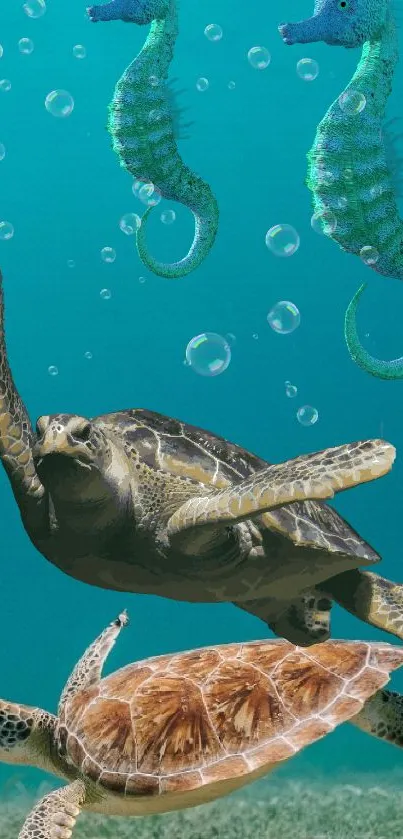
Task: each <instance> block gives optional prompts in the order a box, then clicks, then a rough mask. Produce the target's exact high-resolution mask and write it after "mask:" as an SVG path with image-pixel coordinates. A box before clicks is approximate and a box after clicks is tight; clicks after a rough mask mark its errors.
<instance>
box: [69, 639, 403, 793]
mask: <svg viewBox="0 0 403 839" xmlns="http://www.w3.org/2000/svg"><path fill="white" fill-rule="evenodd" d="M341 645H342V651H341V650H340V646H341ZM402 657H403V651H402V650H401V649H398V648H396V650H390V648H389V649H388V648H387V647H385V645H384V644H379V645H372V646H371V647H369V645H367V644H365V643H354V642H349V643H347V642H339V641H328V642H327V643H326V644H320V645H314V646H312V647H310V648H309V649H308V650H305V648H299V647H294V646H293V645H292V644H290V643H288V642H287V641H281V640H279V641H277V642H276V641H274V642H273V641H267V642H265V641H258V642H251V643H249V644H248V643H247V644H243V645H239V644H229V645H227V646H221V647H210V648H206V649H201V650H195V651H192V652H188V653H181V654H176V655H165V656H161V657H159V658H158V657H157V658H155V659H152V660H151V661H150V660H148V661H147V662H139V663H137V664H132V665H128V666H127V667H125V668H123V669H122V670H119V671H117V672H116V673H114V674H113V675H111V676H108V677H106V678H105V679H103V680H102V681H101V682H100V684H99V686H98V688H97V689H95V693H94V689H90V690H84V691H81V693H78V694H77V695H76V696H75V697H73V698H72V699H71V700H69V701H68V703H67V706H66V713H65V719H66V723H65V724H61V725H60V727H59V747H60V750H61V751H63V750H66V749H67V753H68V754H69V758H70V761H71V762H73V763H75V764H76V765H77V766H78V767H80V768H81V770H82V771H83V772H85V773H86V774H87V775H88V776H89V777H90V778H91V779H92V780H94V781H95V782H96V783H97V784H98V785H99V786H100V787H104V788H105V789H108V790H109V791H110V792H112V793H113V792H115V793H119V794H125V795H128V796H130V795H145V796H148V795H156V794H163V793H168V792H173V791H175V790H177V791H182V792H183V791H185V790H190V789H195V788H197V787H199V786H201V785H204V784H207V783H210V782H212V781H223V780H227V779H230V778H233V777H235V776H239V775H244V774H248V773H249V772H252V771H254V770H258V769H260V768H264V766H265V765H270V764H275V763H278V762H280V761H282V760H285V759H287V758H288V757H291V756H292V755H293V754H294V753H295V752H297V751H298V750H299V749H301V748H302V747H303V746H305V745H307V744H308V743H311V742H313V741H314V740H316V739H318V738H319V737H322V736H323V735H324V734H326V733H327V732H329V731H331V730H332V729H333V728H334V727H335V726H336V725H338V724H340V723H341V722H343V721H344V720H346V719H349V718H350V717H351V716H352V715H354V714H356V713H358V711H360V709H361V707H362V704H363V702H364V701H365V700H366V698H367V697H368V696H369V695H372V693H373V692H374V690H375V689H377V688H380V687H382V686H383V685H384V684H385V683H386V682H387V681H388V670H389V669H390V668H391V666H392V667H395V666H398V665H399V664H401V661H402Z"/></svg>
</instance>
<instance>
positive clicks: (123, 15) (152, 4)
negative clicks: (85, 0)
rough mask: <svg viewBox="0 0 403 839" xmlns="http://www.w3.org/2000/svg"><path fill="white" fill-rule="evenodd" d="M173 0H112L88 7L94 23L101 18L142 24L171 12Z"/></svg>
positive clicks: (161, 17) (159, 18)
mask: <svg viewBox="0 0 403 839" xmlns="http://www.w3.org/2000/svg"><path fill="white" fill-rule="evenodd" d="M170 4H171V0H111V2H110V3H105V5H103V6H91V8H89V9H87V12H88V15H89V17H90V19H91V20H92V21H93V23H97V22H98V21H100V20H123V21H125V23H137V24H139V25H140V26H142V25H144V24H147V23H151V21H152V20H161V19H163V18H165V17H166V16H167V14H168V12H169V7H170Z"/></svg>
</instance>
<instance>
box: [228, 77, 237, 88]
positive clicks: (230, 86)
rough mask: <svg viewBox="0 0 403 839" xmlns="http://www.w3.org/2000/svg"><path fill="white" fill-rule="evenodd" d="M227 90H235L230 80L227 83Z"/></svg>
mask: <svg viewBox="0 0 403 839" xmlns="http://www.w3.org/2000/svg"><path fill="white" fill-rule="evenodd" d="M228 90H235V82H234V81H233V80H232V79H231V81H230V82H228Z"/></svg>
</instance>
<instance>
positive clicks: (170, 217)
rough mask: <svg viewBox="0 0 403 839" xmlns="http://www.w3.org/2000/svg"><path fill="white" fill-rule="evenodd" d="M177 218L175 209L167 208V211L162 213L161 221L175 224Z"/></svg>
mask: <svg viewBox="0 0 403 839" xmlns="http://www.w3.org/2000/svg"><path fill="white" fill-rule="evenodd" d="M175 219H176V213H175V210H165V212H163V213H161V221H162V223H163V224H173V223H174V221H175Z"/></svg>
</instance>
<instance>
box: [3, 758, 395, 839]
mask: <svg viewBox="0 0 403 839" xmlns="http://www.w3.org/2000/svg"><path fill="white" fill-rule="evenodd" d="M49 789H50V787H49V786H48V785H46V786H45V785H42V786H41V788H40V790H38V793H39V794H40V795H42V794H44V793H46V792H48V790H49ZM33 801H34V797H33V795H32V793H29V792H28V791H27V790H25V789H24V787H23V786H22V785H20V788H19V790H16V791H15V792H14V793H13V794H12V795H9V794H8V793H7V791H5V793H4V797H2V798H0V839H17V836H18V833H19V831H20V829H21V825H22V823H23V821H24V818H25V816H26V815H27V813H28V811H29V809H30V807H31V806H32V804H33ZM249 837H250V839H403V776H401V777H399V776H397V775H396V774H395V773H391V775H390V776H383V777H382V778H381V779H380V778H377V777H376V775H373V776H371V775H365V776H354V778H351V779H350V778H347V777H343V778H340V777H338V778H337V779H334V781H332V780H331V778H329V779H328V780H327V781H326V782H324V781H319V780H312V781H304V782H302V781H300V780H295V781H293V780H284V781H281V782H278V781H274V780H269V779H267V780H265V781H261V782H260V783H259V784H255V785H254V786H253V787H251V789H250V790H246V791H245V790H243V791H240V792H238V793H236V794H235V795H232V796H229V797H227V798H225V799H222V800H221V801H218V802H215V803H213V804H206V805H204V806H202V807H195V808H194V809H191V810H185V811H182V812H179V813H170V814H166V815H163V816H151V817H150V816H149V817H147V818H141V819H140V818H136V819H122V818H112V817H109V818H106V817H104V816H98V815H93V814H85V813H84V814H83V815H82V816H80V818H79V820H78V822H77V825H76V828H75V830H74V833H73V839H249Z"/></svg>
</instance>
